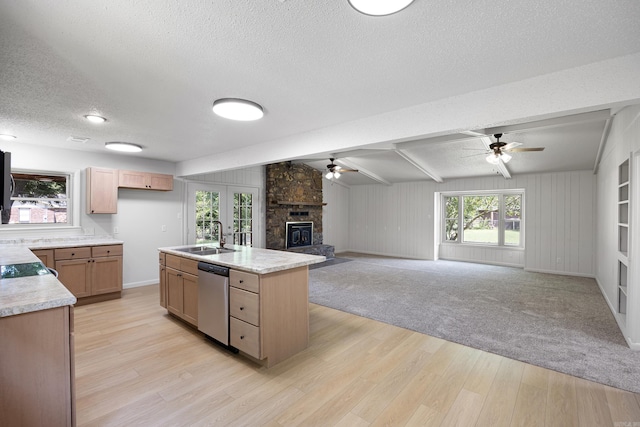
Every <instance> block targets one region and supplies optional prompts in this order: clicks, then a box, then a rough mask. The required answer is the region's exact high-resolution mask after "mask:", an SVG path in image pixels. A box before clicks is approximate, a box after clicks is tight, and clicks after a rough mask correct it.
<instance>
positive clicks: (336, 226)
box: [322, 180, 350, 252]
mask: <svg viewBox="0 0 640 427" xmlns="http://www.w3.org/2000/svg"><path fill="white" fill-rule="evenodd" d="M322 184H323V185H322V193H323V200H324V202H325V203H326V204H327V205H326V206H323V208H322V234H323V236H322V238H323V240H324V243H325V244H327V245H332V246H333V247H334V248H335V252H344V251H347V250H348V249H349V222H348V218H349V194H350V190H349V187H345V186H342V185H340V184H334V183H329V182H328V181H327V180H323V181H322Z"/></svg>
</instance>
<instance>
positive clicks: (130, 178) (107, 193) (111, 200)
mask: <svg viewBox="0 0 640 427" xmlns="http://www.w3.org/2000/svg"><path fill="white" fill-rule="evenodd" d="M86 173H87V213H88V214H114V213H118V188H119V187H122V188H134V189H140V190H157V191H171V190H173V176H172V175H164V174H159V173H148V172H136V171H125V170H118V169H104V168H93V167H91V168H87V170H86Z"/></svg>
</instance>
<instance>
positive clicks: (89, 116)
mask: <svg viewBox="0 0 640 427" xmlns="http://www.w3.org/2000/svg"><path fill="white" fill-rule="evenodd" d="M84 118H85V119H87V120H89V121H90V122H91V123H104V122H106V121H107V119H105V118H104V117H102V116H96V115H95V114H87V115H86V116H84Z"/></svg>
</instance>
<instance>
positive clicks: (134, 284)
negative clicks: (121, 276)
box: [122, 279, 158, 289]
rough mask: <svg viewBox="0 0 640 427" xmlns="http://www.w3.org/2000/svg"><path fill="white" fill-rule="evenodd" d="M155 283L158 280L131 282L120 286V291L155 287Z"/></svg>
mask: <svg viewBox="0 0 640 427" xmlns="http://www.w3.org/2000/svg"><path fill="white" fill-rule="evenodd" d="M156 283H158V279H153V280H143V281H142V282H131V283H126V284H124V285H122V289H130V288H139V287H141V286H147V285H155V284H156Z"/></svg>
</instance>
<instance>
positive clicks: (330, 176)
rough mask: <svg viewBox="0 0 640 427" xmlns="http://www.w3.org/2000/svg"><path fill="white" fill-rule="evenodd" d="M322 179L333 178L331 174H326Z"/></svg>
mask: <svg viewBox="0 0 640 427" xmlns="http://www.w3.org/2000/svg"><path fill="white" fill-rule="evenodd" d="M324 177H325V178H327V179H331V178H333V172H327V174H326V175H325V176H324Z"/></svg>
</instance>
